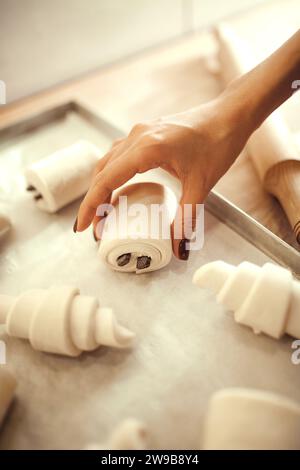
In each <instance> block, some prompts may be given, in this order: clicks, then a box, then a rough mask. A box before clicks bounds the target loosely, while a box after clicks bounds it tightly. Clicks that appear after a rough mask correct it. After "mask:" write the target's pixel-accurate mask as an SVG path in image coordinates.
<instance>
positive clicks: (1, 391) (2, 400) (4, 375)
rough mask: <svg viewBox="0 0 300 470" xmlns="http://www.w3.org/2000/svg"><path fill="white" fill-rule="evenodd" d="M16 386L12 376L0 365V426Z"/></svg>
mask: <svg viewBox="0 0 300 470" xmlns="http://www.w3.org/2000/svg"><path fill="white" fill-rule="evenodd" d="M16 387H17V381H16V379H15V378H14V376H13V375H12V374H11V373H10V372H8V371H7V370H5V368H4V366H2V367H0V426H1V423H2V421H3V419H4V416H5V415H6V412H7V410H8V408H9V406H10V404H11V402H12V400H13V397H14V394H15V390H16Z"/></svg>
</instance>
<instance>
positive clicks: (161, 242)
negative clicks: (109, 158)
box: [99, 182, 177, 273]
mask: <svg viewBox="0 0 300 470" xmlns="http://www.w3.org/2000/svg"><path fill="white" fill-rule="evenodd" d="M119 196H121V197H122V196H126V197H127V213H125V218H126V221H125V223H123V220H124V219H123V215H122V214H124V211H122V210H120V205H119V204H118V203H115V208H116V211H113V212H111V213H110V214H109V215H108V216H107V218H106V221H105V226H104V232H103V233H102V237H101V243H100V248H99V256H100V257H101V259H102V260H103V261H105V262H106V263H107V264H108V265H109V266H110V267H111V268H113V269H115V270H117V271H123V272H136V273H144V272H149V271H154V270H157V269H161V268H163V267H164V266H166V265H167V264H168V263H169V262H170V260H171V258H172V240H171V233H170V226H171V223H172V221H173V218H174V216H175V212H176V208H177V198H176V196H175V195H174V193H173V192H172V191H171V190H170V189H169V188H168V187H166V186H163V185H161V184H158V183H149V182H143V183H135V184H130V185H126V186H124V187H123V188H122V189H121V190H120V191H118V192H117V193H116V194H115V196H114V199H115V201H119V199H118V198H119ZM135 204H141V205H143V208H144V209H143V210H142V211H141V212H140V211H139V210H138V211H136V212H135V210H134V209H135V206H134V205H135ZM154 204H155V205H156V206H155V207H156V208H158V207H159V205H163V207H164V208H165V211H164V216H163V217H162V216H160V217H156V216H155V212H154V211H153V209H151V207H154V206H152V205H154ZM136 208H137V209H138V206H136ZM127 214H128V216H127ZM116 220H117V221H121V223H123V226H122V228H120V224H116V223H115V221H116ZM144 222H145V223H144ZM153 228H154V229H155V230H154V231H152V229H153Z"/></svg>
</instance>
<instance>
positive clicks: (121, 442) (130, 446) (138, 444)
mask: <svg viewBox="0 0 300 470" xmlns="http://www.w3.org/2000/svg"><path fill="white" fill-rule="evenodd" d="M147 437H148V436H147V429H146V426H145V425H144V424H143V423H142V422H140V421H138V420H136V419H134V418H128V419H126V420H125V421H123V422H122V423H120V424H119V425H118V426H117V427H116V429H115V430H114V431H113V432H112V434H111V436H110V437H109V438H108V439H107V441H106V442H103V443H102V444H89V445H87V446H86V447H85V449H84V450H144V449H146V448H147Z"/></svg>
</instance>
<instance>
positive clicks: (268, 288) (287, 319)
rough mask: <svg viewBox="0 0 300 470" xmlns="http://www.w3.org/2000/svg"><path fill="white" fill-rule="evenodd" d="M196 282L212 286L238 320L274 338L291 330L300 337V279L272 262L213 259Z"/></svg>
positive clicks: (295, 335)
mask: <svg viewBox="0 0 300 470" xmlns="http://www.w3.org/2000/svg"><path fill="white" fill-rule="evenodd" d="M193 282H194V283H195V284H196V285H198V286H199V287H204V288H209V289H211V290H213V291H214V293H215V294H216V295H217V301H218V302H219V303H221V304H222V305H224V307H225V308H226V309H227V310H231V311H233V312H234V318H235V321H236V322H238V323H242V324H243V325H247V326H250V327H251V328H252V329H253V331H254V332H255V333H260V332H263V333H265V334H267V335H269V336H272V337H273V338H277V339H278V338H280V337H281V336H282V335H283V334H284V333H287V334H289V335H291V336H293V337H295V338H300V282H299V281H296V280H294V279H293V277H292V274H291V273H290V271H289V270H287V269H284V268H282V267H280V266H277V265H275V264H272V263H266V264H265V265H264V266H263V267H259V266H256V265H254V264H252V263H248V262H247V261H245V262H243V263H241V264H240V265H239V266H231V265H230V264H227V263H224V262H223V261H213V262H212V263H208V264H206V265H204V266H202V267H201V268H199V269H198V270H197V271H196V272H195V275H194V278H193Z"/></svg>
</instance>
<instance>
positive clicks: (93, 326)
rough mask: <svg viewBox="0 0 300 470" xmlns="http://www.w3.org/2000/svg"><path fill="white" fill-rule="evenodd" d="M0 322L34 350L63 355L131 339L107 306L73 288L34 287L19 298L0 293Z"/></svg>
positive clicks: (118, 344)
mask: <svg viewBox="0 0 300 470" xmlns="http://www.w3.org/2000/svg"><path fill="white" fill-rule="evenodd" d="M1 323H3V324H4V323H5V324H6V332H7V334H8V335H10V336H15V337H17V338H25V339H28V340H29V341H30V344H31V345H32V347H33V348H34V349H37V350H39V351H44V352H50V353H55V354H64V355H67V356H78V355H79V354H81V352H82V351H92V350H94V349H96V348H98V347H99V346H100V345H106V346H113V347H116V348H124V347H127V346H129V345H130V344H131V343H132V340H133V338H134V334H133V333H132V332H131V331H129V330H127V329H126V328H124V327H123V326H121V325H120V324H119V323H118V322H117V321H116V319H115V317H114V314H113V312H112V310H111V309H109V308H103V307H100V306H99V302H98V300H97V299H96V298H94V297H90V296H85V295H80V293H79V290H78V289H76V288H74V287H51V288H50V289H48V290H45V289H36V290H31V291H28V292H25V293H23V294H21V295H20V296H19V297H12V296H8V295H0V324H1Z"/></svg>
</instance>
